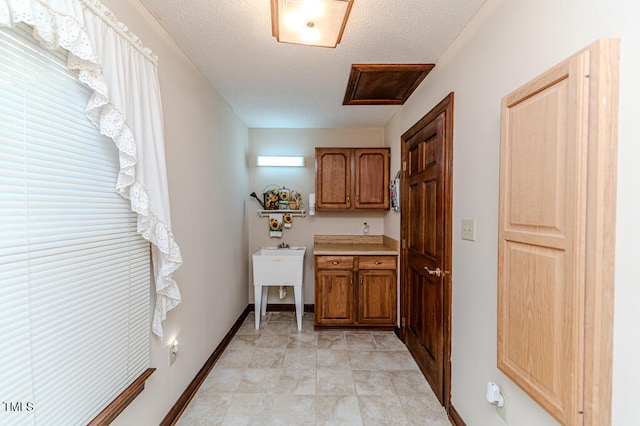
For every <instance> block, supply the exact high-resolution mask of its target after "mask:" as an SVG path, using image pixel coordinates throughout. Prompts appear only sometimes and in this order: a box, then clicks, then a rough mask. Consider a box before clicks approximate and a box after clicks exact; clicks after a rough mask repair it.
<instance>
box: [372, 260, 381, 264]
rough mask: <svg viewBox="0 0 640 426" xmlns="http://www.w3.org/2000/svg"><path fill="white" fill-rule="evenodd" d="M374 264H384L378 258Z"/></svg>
mask: <svg viewBox="0 0 640 426" xmlns="http://www.w3.org/2000/svg"><path fill="white" fill-rule="evenodd" d="M373 264H374V265H382V262H381V261H379V260H376V261H375V262H373Z"/></svg>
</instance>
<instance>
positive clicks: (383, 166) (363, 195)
mask: <svg viewBox="0 0 640 426" xmlns="http://www.w3.org/2000/svg"><path fill="white" fill-rule="evenodd" d="M354 162H355V191H354V192H355V203H354V207H355V208H357V209H388V208H389V148H363V149H356V150H355V152H354Z"/></svg>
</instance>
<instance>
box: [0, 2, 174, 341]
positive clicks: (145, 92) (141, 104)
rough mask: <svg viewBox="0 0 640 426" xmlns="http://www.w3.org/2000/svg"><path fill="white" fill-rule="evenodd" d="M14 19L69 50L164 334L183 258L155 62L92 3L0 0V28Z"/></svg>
mask: <svg viewBox="0 0 640 426" xmlns="http://www.w3.org/2000/svg"><path fill="white" fill-rule="evenodd" d="M19 22H24V23H25V24H27V25H29V26H31V27H32V28H33V34H34V37H35V38H36V39H37V40H39V41H40V43H42V44H43V45H44V46H46V47H47V48H49V49H57V48H59V47H61V48H63V49H65V50H67V51H68V60H67V66H68V67H69V69H71V70H73V71H75V72H76V73H77V75H78V79H79V80H80V81H82V82H83V83H85V84H87V85H88V86H89V87H90V88H91V89H92V90H93V95H92V97H91V99H90V101H89V104H88V105H87V109H86V111H87V117H88V118H89V120H91V122H92V123H93V124H94V125H95V126H96V128H98V129H99V130H100V132H101V133H102V134H104V135H106V136H108V137H110V138H111V139H113V141H114V142H115V144H116V146H117V147H118V150H119V153H120V173H119V176H118V181H117V183H116V190H117V191H118V192H119V193H120V194H121V195H122V196H123V197H125V198H127V199H128V200H130V202H131V209H132V210H133V211H134V212H136V213H137V214H138V232H139V233H140V234H141V235H142V236H143V237H144V238H145V239H146V240H148V241H149V242H151V251H152V261H153V268H154V276H155V284H156V295H157V298H156V306H155V310H154V315H153V320H152V330H153V332H154V333H155V334H156V335H158V336H159V337H162V321H164V320H165V318H166V316H167V312H169V311H170V310H171V309H173V308H174V307H175V306H176V305H177V304H178V303H180V291H179V289H178V286H177V284H176V282H175V280H174V279H173V273H174V272H175V270H176V269H177V268H178V267H179V266H180V265H181V264H182V258H181V256H180V249H179V248H178V245H177V244H176V242H175V240H174V237H173V234H172V233H171V218H170V210H169V194H168V187H167V174H166V165H165V156H164V134H163V124H162V104H161V99H160V89H159V83H158V77H157V72H156V71H157V66H156V62H157V58H156V56H155V55H153V53H152V52H151V51H150V50H149V49H146V48H144V47H143V46H142V43H141V42H140V41H139V40H138V39H137V38H136V37H135V36H134V35H133V34H131V33H130V32H129V30H128V29H127V28H126V27H125V26H124V25H123V24H121V23H119V22H118V21H117V19H116V18H115V16H114V15H113V14H112V13H111V12H110V11H109V10H108V9H107V8H106V7H104V6H103V5H102V4H101V3H100V2H99V1H97V0H0V25H3V26H12V25H15V24H17V23H19Z"/></svg>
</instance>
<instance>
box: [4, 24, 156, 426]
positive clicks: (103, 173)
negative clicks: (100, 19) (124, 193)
mask: <svg viewBox="0 0 640 426" xmlns="http://www.w3.org/2000/svg"><path fill="white" fill-rule="evenodd" d="M89 96H90V91H89V89H87V88H85V87H84V86H83V85H82V84H81V83H79V82H78V81H77V79H76V77H75V76H74V75H73V73H72V72H70V71H68V69H67V67H66V51H63V50H58V51H50V50H46V49H44V48H42V47H40V46H39V45H38V43H37V42H36V41H35V40H34V39H33V37H32V36H31V30H30V29H29V28H27V27H26V26H22V25H19V26H16V27H14V28H13V29H6V28H3V29H0V117H1V118H0V283H1V284H2V285H0V336H2V344H1V345H0V424H34V423H37V424H68V425H70V424H86V423H87V422H88V421H90V420H91V419H92V418H93V417H95V416H96V415H97V414H98V413H99V412H100V411H101V410H102V409H103V408H104V407H105V406H106V405H107V404H109V403H110V402H111V401H112V400H113V399H114V398H115V397H116V396H118V395H119V394H120V393H121V392H122V391H123V390H124V389H125V388H126V387H127V386H128V385H129V384H131V382H133V381H134V380H135V379H136V378H137V377H138V376H140V375H141V374H142V373H143V372H144V371H145V370H146V369H147V368H148V366H149V322H150V282H151V266H150V254H149V243H148V242H147V241H145V240H144V239H143V238H142V237H140V236H139V235H138V234H137V232H136V226H137V216H136V214H135V213H133V212H131V211H130V208H129V203H128V201H127V200H125V199H122V198H121V197H120V196H119V195H118V194H116V193H115V191H114V185H115V181H116V178H117V175H118V169H119V164H118V152H117V149H116V147H115V146H114V143H113V141H112V140H111V139H109V138H106V137H104V136H101V135H100V134H99V132H98V131H97V130H96V129H95V128H94V127H93V126H92V124H91V123H90V122H89V121H88V120H87V118H86V116H85V107H86V104H87V101H88V99H89Z"/></svg>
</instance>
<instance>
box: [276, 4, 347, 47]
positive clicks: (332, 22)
mask: <svg viewBox="0 0 640 426" xmlns="http://www.w3.org/2000/svg"><path fill="white" fill-rule="evenodd" d="M352 5H353V0H271V31H272V33H273V36H274V37H275V38H276V40H278V41H279V42H280V43H294V44H306V45H309V46H321V47H336V46H337V45H338V43H340V40H341V39H342V33H343V32H344V28H345V26H346V25H347V18H348V17H349V12H351V6H352Z"/></svg>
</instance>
